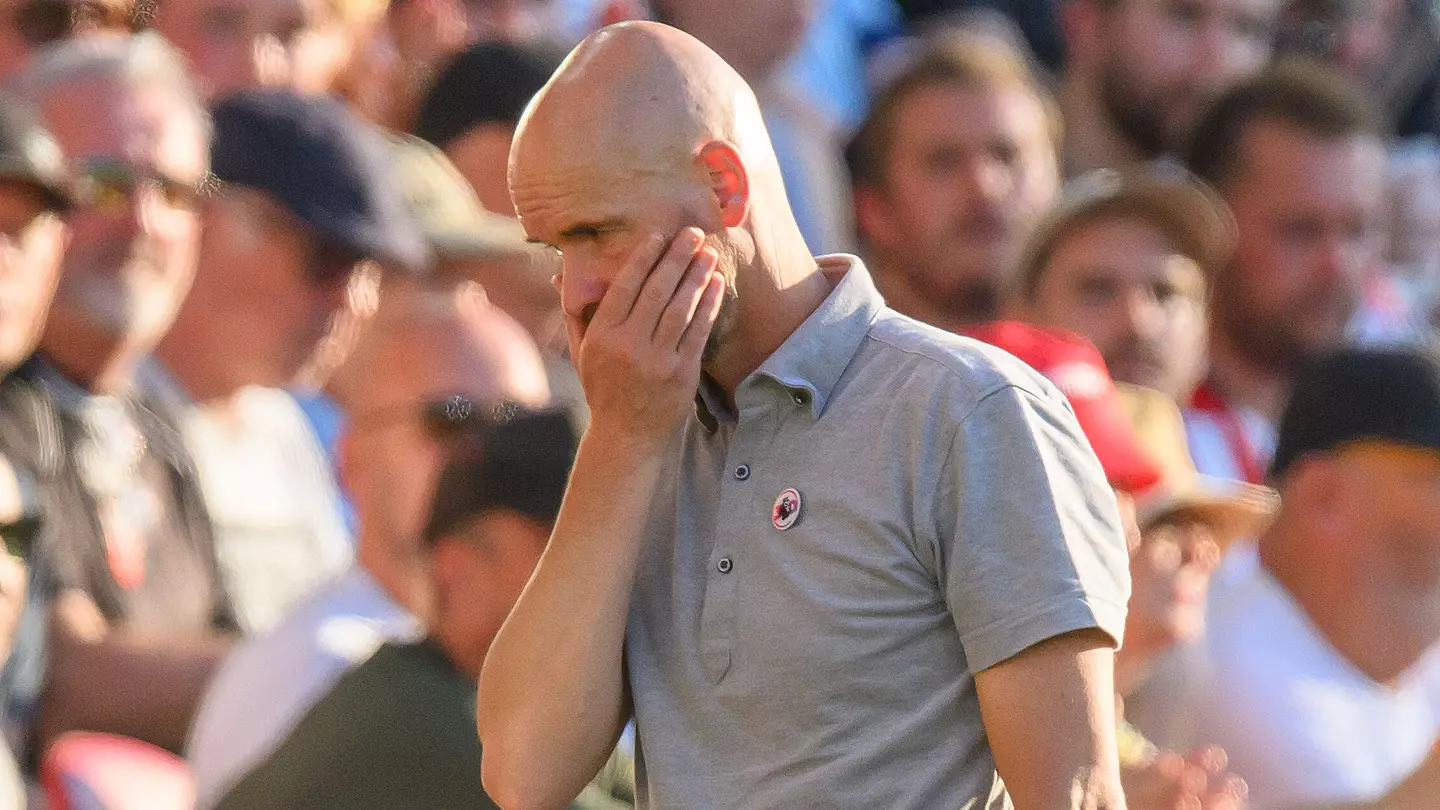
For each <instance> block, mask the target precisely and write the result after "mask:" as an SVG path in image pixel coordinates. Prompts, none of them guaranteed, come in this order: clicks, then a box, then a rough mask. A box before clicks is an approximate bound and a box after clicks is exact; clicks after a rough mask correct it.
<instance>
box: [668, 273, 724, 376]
mask: <svg viewBox="0 0 1440 810" xmlns="http://www.w3.org/2000/svg"><path fill="white" fill-rule="evenodd" d="M724 298H725V277H724V276H722V275H720V274H719V273H711V274H710V281H709V283H708V284H706V285H705V292H704V294H703V295H701V296H700V303H699V304H698V305H696V307H695V317H694V318H691V319H690V325H689V326H687V327H685V336H684V337H682V338H681V339H680V347H679V354H680V356H681V357H683V358H686V359H690V358H698V357H699V356H700V354H701V352H703V351H704V350H705V341H706V340H708V339H709V338H710V330H711V329H712V328H714V326H715V319H716V318H718V317H720V304H721V303H722V302H723V301H724Z"/></svg>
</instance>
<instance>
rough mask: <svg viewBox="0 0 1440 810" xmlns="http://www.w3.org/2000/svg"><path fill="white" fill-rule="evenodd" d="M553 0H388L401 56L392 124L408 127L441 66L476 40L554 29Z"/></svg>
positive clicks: (519, 38)
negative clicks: (389, 0) (394, 116)
mask: <svg viewBox="0 0 1440 810" xmlns="http://www.w3.org/2000/svg"><path fill="white" fill-rule="evenodd" d="M552 2H553V0H393V2H392V3H391V4H390V14H389V24H390V29H391V31H392V32H393V34H394V43H395V48H396V53H397V55H398V56H399V61H400V72H401V75H400V81H399V83H398V85H397V92H396V110H397V113H396V124H395V128H396V129H399V130H402V131H404V130H408V129H410V128H411V127H412V126H414V123H415V115H416V113H417V112H418V110H419V106H420V102H421V100H422V99H424V98H425V95H426V93H428V92H429V90H430V88H431V86H432V85H434V83H435V80H436V78H437V77H438V76H439V75H440V72H441V71H442V70H444V69H445V66H446V65H448V64H449V63H450V61H451V60H452V59H454V58H455V57H456V56H457V55H458V54H460V53H461V52H463V51H464V50H465V49H466V48H469V47H470V46H472V45H474V44H476V43H478V42H509V43H514V44H527V43H533V42H536V41H538V40H542V39H544V38H546V36H547V35H553V34H555V31H553V30H552V29H553V27H554V26H553V21H552V19H551V17H552V15H551V13H550V11H551V9H550V5H551V3H552Z"/></svg>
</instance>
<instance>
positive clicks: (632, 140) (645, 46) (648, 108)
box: [510, 22, 778, 196]
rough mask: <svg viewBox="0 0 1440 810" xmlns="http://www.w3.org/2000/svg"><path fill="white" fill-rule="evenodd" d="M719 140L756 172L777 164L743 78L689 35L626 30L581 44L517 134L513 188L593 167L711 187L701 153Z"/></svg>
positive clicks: (661, 29)
mask: <svg viewBox="0 0 1440 810" xmlns="http://www.w3.org/2000/svg"><path fill="white" fill-rule="evenodd" d="M711 141H726V142H729V143H730V144H732V145H734V146H735V147H736V148H737V150H738V151H739V152H740V153H741V157H742V159H744V160H745V162H746V166H747V168H748V169H749V170H750V171H751V172H752V173H753V172H756V171H757V170H760V169H762V168H764V166H765V164H773V163H774V159H775V158H774V154H773V150H772V149H771V147H770V144H769V139H768V138H767V137H766V135H765V128H764V124H763V122H762V120H761V116H760V107H759V104H758V103H757V102H756V100H755V95H754V93H753V92H752V91H751V89H750V87H749V86H748V85H747V84H746V83H745V80H744V79H742V78H741V77H740V74H738V73H736V72H735V70H734V69H733V68H731V67H730V65H728V64H726V63H725V61H724V60H723V59H721V58H720V57H719V56H718V55H716V54H715V52H714V51H712V50H710V49H709V48H708V47H706V46H705V45H704V44H703V43H701V42H700V41H699V40H697V39H695V38H694V37H692V36H690V35H689V34H686V33H684V32H682V31H679V30H677V29H675V28H671V27H669V26H665V25H660V24H658V23H648V22H630V23H621V24H619V25H613V26H609V27H607V28H605V29H603V30H601V31H600V32H598V33H596V34H594V35H592V36H591V37H590V38H588V39H586V40H585V41H584V42H582V43H581V44H580V45H579V46H578V47H577V48H576V49H575V50H574V51H573V52H571V54H570V55H569V57H567V58H566V60H565V61H564V63H562V64H561V66H560V68H559V69H558V70H557V71H556V72H555V75H554V76H553V77H551V79H550V81H549V82H548V83H547V84H546V85H545V87H544V88H543V89H542V90H541V91H540V92H539V93H538V94H537V95H536V97H535V99H534V101H533V102H532V103H531V105H530V108H529V109H528V110H526V112H525V115H524V116H523V117H522V119H521V121H520V124H519V126H518V127H517V130H516V134H515V140H514V147H513V149H512V150H511V153H510V173H511V186H512V189H513V190H514V191H515V192H516V195H517V196H520V195H521V194H525V193H526V192H529V191H531V189H530V188H529V184H528V183H527V180H529V179H530V177H531V176H532V175H533V174H534V172H535V170H537V169H543V170H546V171H547V174H548V173H554V172H556V171H557V170H558V171H565V170H571V169H574V168H577V167H583V166H593V165H600V166H604V167H605V168H607V169H609V170H611V171H613V172H617V173H619V174H622V175H625V176H628V177H633V178H636V179H639V178H641V177H646V176H662V177H664V176H668V177H672V178H673V177H675V176H685V177H689V176H691V175H696V176H697V177H700V178H703V173H700V174H698V175H697V172H698V171H699V170H698V167H697V164H696V157H697V152H698V151H699V150H700V149H701V148H702V147H703V146H704V145H705V144H707V143H709V142H711ZM752 164H753V165H752ZM552 167H553V168H552ZM777 171H778V170H777ZM617 179H619V178H617ZM527 196H528V195H527Z"/></svg>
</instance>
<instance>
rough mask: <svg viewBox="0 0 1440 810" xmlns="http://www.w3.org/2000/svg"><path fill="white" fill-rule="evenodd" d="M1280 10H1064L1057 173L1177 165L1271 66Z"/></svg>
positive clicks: (1104, 6) (1148, 2)
mask: <svg viewBox="0 0 1440 810" xmlns="http://www.w3.org/2000/svg"><path fill="white" fill-rule="evenodd" d="M1280 6H1281V0H1185V1H1184V2H1155V0H1065V2H1064V4H1063V5H1062V8H1061V12H1062V21H1063V30H1064V32H1065V48H1066V62H1065V70H1064V77H1063V81H1062V85H1061V92H1060V102H1061V105H1062V107H1063V109H1064V111H1065V125H1066V134H1065V169H1066V173H1067V174H1071V175H1073V174H1081V173H1083V172H1086V171H1089V170H1091V169H1099V168H1124V167H1127V166H1129V165H1130V164H1132V163H1135V162H1137V161H1146V160H1152V159H1155V158H1159V157H1164V156H1179V155H1181V154H1183V153H1184V151H1185V149H1186V148H1187V147H1188V146H1189V144H1190V137H1191V133H1192V132H1194V129H1195V125H1196V124H1197V123H1198V122H1199V120H1200V117H1201V116H1202V115H1204V113H1205V111H1206V109H1207V108H1209V106H1210V105H1211V104H1212V103H1213V102H1214V101H1215V100H1216V99H1217V98H1219V97H1220V96H1221V95H1222V94H1223V93H1225V91H1227V90H1229V89H1230V88H1231V87H1233V86H1235V85H1236V84H1239V83H1241V82H1243V81H1245V80H1246V79H1248V78H1250V77H1251V76H1253V75H1254V74H1255V73H1256V72H1258V71H1259V70H1260V69H1261V68H1263V67H1264V66H1265V64H1266V62H1267V61H1268V60H1269V58H1270V52H1271V46H1272V40H1273V38H1274V27H1275V20H1276V16H1277V15H1278V14H1279V12H1280Z"/></svg>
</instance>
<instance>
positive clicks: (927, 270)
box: [857, 85, 1060, 309]
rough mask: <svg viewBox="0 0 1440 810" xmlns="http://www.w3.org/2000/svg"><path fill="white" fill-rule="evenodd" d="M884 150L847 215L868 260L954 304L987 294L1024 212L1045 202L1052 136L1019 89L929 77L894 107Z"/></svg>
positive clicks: (1013, 251) (1054, 184)
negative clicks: (853, 213)
mask: <svg viewBox="0 0 1440 810" xmlns="http://www.w3.org/2000/svg"><path fill="white" fill-rule="evenodd" d="M891 132H892V135H891V147H890V158H889V161H888V164H887V165H886V166H885V167H884V170H883V183H882V186H881V187H880V188H878V189H870V190H865V191H862V192H861V193H860V195H859V197H858V208H857V214H858V218H859V221H860V224H861V228H862V230H863V232H864V234H865V238H866V240H867V242H868V244H869V245H870V247H871V248H872V249H873V250H874V253H875V256H876V259H877V263H878V264H879V265H881V266H882V267H883V268H884V272H886V273H897V274H899V275H901V276H902V277H903V278H904V283H905V284H906V285H907V286H909V287H910V288H912V290H913V291H915V292H917V293H920V294H922V295H924V296H926V297H927V298H930V299H932V300H935V301H938V302H950V301H955V302H956V303H957V308H958V309H965V308H968V307H966V306H965V303H964V302H968V301H972V300H974V299H976V298H986V297H990V298H993V296H994V294H995V290H996V289H998V287H999V286H1000V284H1001V280H1002V279H1001V276H1002V274H1003V272H1004V270H1005V269H1006V267H1007V265H1008V264H1009V263H1010V262H1011V261H1013V260H1014V259H1015V258H1016V256H1017V253H1018V251H1019V249H1020V246H1021V242H1022V240H1023V239H1024V238H1025V233H1026V229H1027V228H1028V226H1029V225H1030V223H1031V222H1033V220H1034V219H1035V218H1036V217H1038V216H1039V215H1040V214H1041V213H1042V212H1043V211H1045V210H1046V209H1047V208H1048V207H1049V206H1050V205H1051V204H1052V203H1053V202H1054V200H1055V197H1056V194H1057V193H1058V191H1059V183H1060V180H1059V169H1058V162H1057V159H1056V154H1055V142H1054V139H1053V136H1052V132H1051V129H1050V126H1049V123H1048V120H1047V117H1046V114H1045V110H1044V107H1043V106H1042V104H1041V102H1040V100H1039V99H1038V98H1036V97H1035V95H1034V94H1033V93H1031V92H1030V91H1029V90H1028V89H1026V88H1023V87H1018V86H1016V87H994V88H981V87H970V86H961V85H932V86H929V87H924V88H921V89H919V90H917V91H916V92H914V93H913V94H911V95H910V96H909V97H908V98H906V99H904V100H903V101H902V102H901V103H900V105H899V106H898V107H897V109H896V110H895V116H894V121H893V124H892V130H891Z"/></svg>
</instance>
